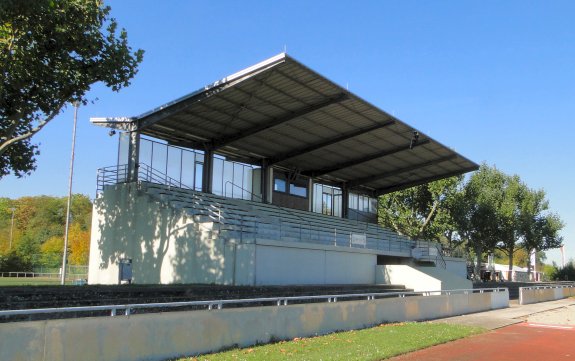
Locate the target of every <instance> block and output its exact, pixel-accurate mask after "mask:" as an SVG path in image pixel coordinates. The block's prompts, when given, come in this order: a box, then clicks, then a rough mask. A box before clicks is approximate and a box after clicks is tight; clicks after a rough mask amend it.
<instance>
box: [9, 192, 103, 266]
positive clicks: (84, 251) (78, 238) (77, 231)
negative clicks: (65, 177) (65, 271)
mask: <svg viewBox="0 0 575 361" xmlns="http://www.w3.org/2000/svg"><path fill="white" fill-rule="evenodd" d="M12 208H13V209H14V210H15V211H14V229H13V231H14V232H13V241H12V248H11V249H10V239H9V236H10V229H11V217H12V211H11V209H12ZM91 214H92V202H91V201H90V199H89V198H88V197H87V196H85V195H81V194H74V195H73V196H72V208H71V219H72V222H71V225H70V232H69V235H68V236H69V237H68V238H69V248H68V252H69V258H68V260H69V263H70V264H72V265H85V264H87V263H88V254H89V245H90V224H91ZM65 224H66V197H61V198H57V197H48V196H37V197H22V198H19V199H15V200H11V199H8V198H2V199H0V255H2V256H3V259H4V260H5V261H4V263H5V264H8V265H9V266H11V267H16V266H17V267H19V268H16V269H14V268H12V269H9V271H25V270H30V269H31V268H32V267H37V266H43V267H60V266H61V262H62V252H63V247H64V231H65ZM6 262H8V263H6Z"/></svg>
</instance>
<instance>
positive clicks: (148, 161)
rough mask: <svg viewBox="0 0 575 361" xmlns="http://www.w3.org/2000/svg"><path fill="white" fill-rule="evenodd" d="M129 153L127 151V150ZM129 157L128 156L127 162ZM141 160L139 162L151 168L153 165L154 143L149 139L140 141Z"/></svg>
mask: <svg viewBox="0 0 575 361" xmlns="http://www.w3.org/2000/svg"><path fill="white" fill-rule="evenodd" d="M126 152H127V150H126ZM127 157H128V156H127V155H126V160H127V159H128V158H127ZM139 157H140V159H139V162H140V163H143V164H145V165H147V166H148V167H150V166H151V165H152V142H151V141H149V140H147V139H140V155H139Z"/></svg>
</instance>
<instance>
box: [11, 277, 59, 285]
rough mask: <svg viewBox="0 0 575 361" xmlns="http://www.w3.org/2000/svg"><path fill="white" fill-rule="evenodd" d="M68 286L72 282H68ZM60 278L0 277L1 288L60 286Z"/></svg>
mask: <svg viewBox="0 0 575 361" xmlns="http://www.w3.org/2000/svg"><path fill="white" fill-rule="evenodd" d="M66 283H67V284H68V283H70V281H67V282H66ZM59 284H60V279H59V278H47V277H0V287H1V286H41V285H51V286H53V285H59Z"/></svg>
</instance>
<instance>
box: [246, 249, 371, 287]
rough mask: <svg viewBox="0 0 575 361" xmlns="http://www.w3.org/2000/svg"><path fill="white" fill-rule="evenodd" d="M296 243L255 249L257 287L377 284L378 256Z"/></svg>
mask: <svg viewBox="0 0 575 361" xmlns="http://www.w3.org/2000/svg"><path fill="white" fill-rule="evenodd" d="M351 250H352V249H349V250H348V249H347V248H344V247H339V250H338V247H315V248H310V247H308V246H304V245H302V244H301V243H296V242H266V244H258V245H257V246H256V284H257V285H289V284H374V283H375V272H374V269H375V265H376V264H377V255H376V254H373V253H360V252H358V251H357V250H356V251H353V252H351Z"/></svg>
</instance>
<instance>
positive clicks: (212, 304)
mask: <svg viewBox="0 0 575 361" xmlns="http://www.w3.org/2000/svg"><path fill="white" fill-rule="evenodd" d="M490 292H491V293H497V292H507V288H502V287H499V288H482V289H456V290H444V291H422V292H384V293H351V294H335V295H318V296H293V297H266V298H246V299H231V300H214V301H184V302H168V303H135V304H126V305H101V306H80V307H61V308H35V309H26V310H5V311H0V317H10V316H21V315H24V316H29V315H33V314H62V313H77V312H95V311H108V312H109V315H110V316H118V315H119V314H123V315H125V316H129V315H130V314H132V312H133V311H134V310H142V309H154V310H156V312H162V311H160V310H165V309H171V308H181V307H198V306H200V307H204V308H201V309H203V310H221V309H222V308H223V307H224V305H234V306H235V307H236V308H237V307H254V306H255V307H258V306H262V305H263V304H267V305H276V306H287V305H289V304H293V303H298V304H302V303H317V302H318V301H320V302H321V301H323V302H328V303H332V302H338V301H345V300H348V301H353V300H364V301H372V300H375V299H381V298H392V297H393V298H403V297H406V296H407V297H410V296H424V297H431V296H439V295H453V294H466V295H467V294H474V293H490ZM118 311H123V312H118ZM194 311H195V310H194Z"/></svg>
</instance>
